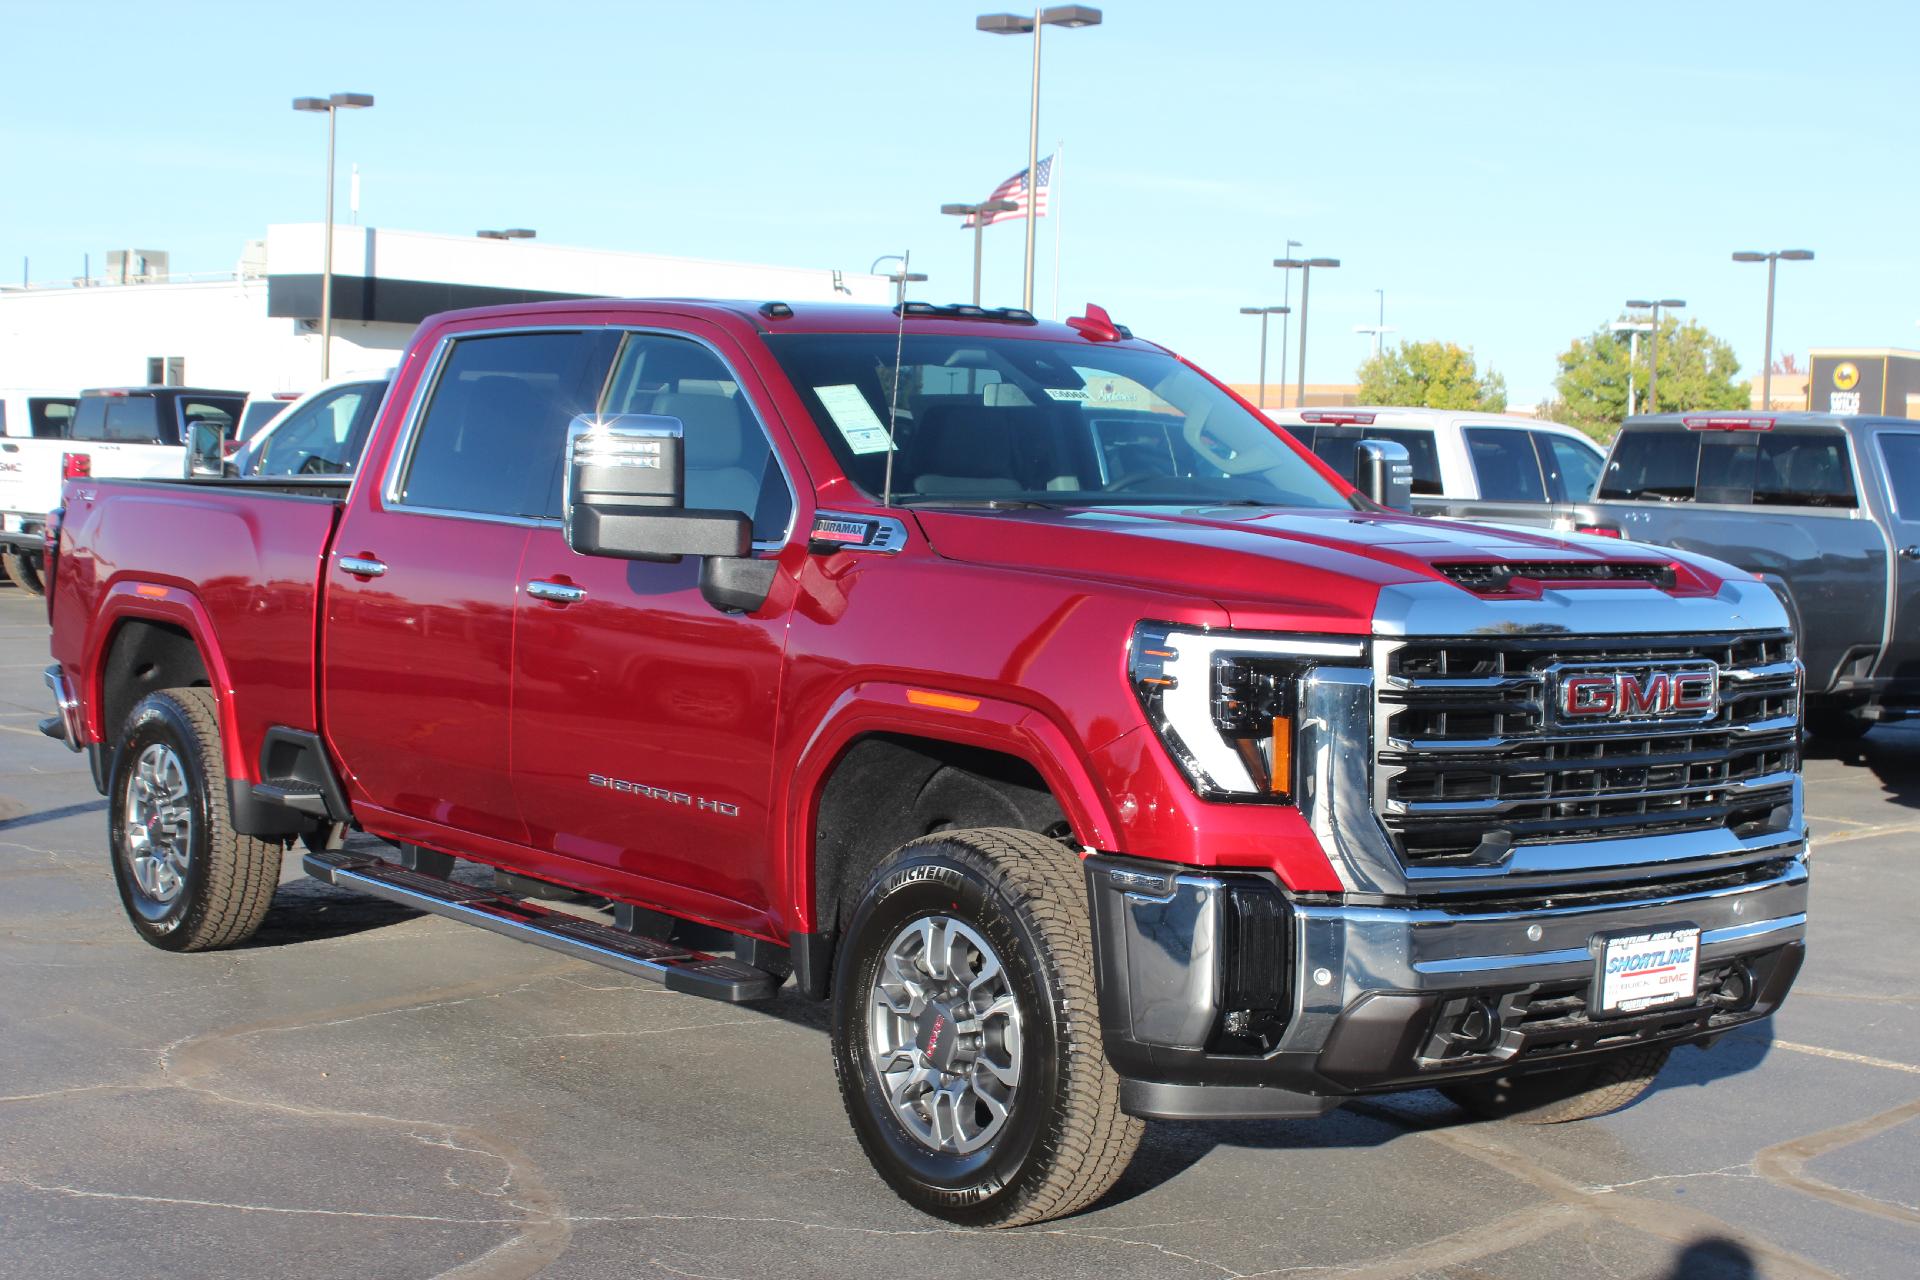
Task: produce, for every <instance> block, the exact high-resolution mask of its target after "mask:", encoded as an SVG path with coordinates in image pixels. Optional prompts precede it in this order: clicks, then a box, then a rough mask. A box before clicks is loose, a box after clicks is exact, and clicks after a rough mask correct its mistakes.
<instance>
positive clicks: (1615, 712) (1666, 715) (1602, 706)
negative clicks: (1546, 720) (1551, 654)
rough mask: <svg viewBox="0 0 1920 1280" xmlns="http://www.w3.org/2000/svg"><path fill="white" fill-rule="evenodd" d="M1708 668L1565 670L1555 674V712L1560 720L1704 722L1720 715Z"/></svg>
mask: <svg viewBox="0 0 1920 1280" xmlns="http://www.w3.org/2000/svg"><path fill="white" fill-rule="evenodd" d="M1719 687H1720V671H1719V668H1718V667H1716V666H1713V665H1712V664H1710V663H1709V664H1705V665H1703V664H1700V663H1686V664H1681V663H1674V664H1671V665H1657V664H1656V665H1647V666H1630V667H1587V668H1579V667H1574V668H1569V669H1567V670H1563V671H1562V672H1560V679H1559V684H1558V686H1557V688H1556V690H1555V695H1554V711H1555V712H1556V713H1557V714H1558V715H1559V718H1560V719H1562V720H1570V721H1574V722H1577V723H1597V722H1599V721H1602V720H1682V719H1685V720H1706V719H1710V718H1711V717H1712V716H1713V713H1714V712H1715V711H1717V710H1719V704H1720V696H1719Z"/></svg>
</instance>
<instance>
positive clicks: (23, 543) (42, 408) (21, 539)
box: [0, 387, 79, 594]
mask: <svg viewBox="0 0 1920 1280" xmlns="http://www.w3.org/2000/svg"><path fill="white" fill-rule="evenodd" d="M78 403H79V397H78V396H76V395H74V394H73V393H72V392H66V393H62V392H59V391H45V390H36V389H32V388H28V387H13V388H8V389H6V390H0V492H4V491H5V490H6V488H7V486H8V485H9V484H10V483H11V482H12V478H13V477H16V476H19V475H21V474H22V473H23V472H24V471H25V470H26V468H27V466H28V465H29V462H30V458H29V457H27V456H23V455H22V451H21V448H20V446H19V445H17V444H15V443H14V441H13V439H12V437H21V438H25V439H36V438H38V439H45V438H48V437H57V436H59V435H60V434H61V432H62V431H63V430H64V429H65V427H66V424H67V420H68V419H70V418H71V417H73V407H74V405H76V404H78ZM43 528H44V525H43V522H42V521H40V520H38V519H36V518H35V517H33V516H31V515H29V514H26V513H23V512H17V511H4V512H0V561H4V565H5V570H6V575H7V578H8V580H9V581H11V582H13V583H14V584H15V585H16V586H19V587H23V588H25V589H26V590H29V591H32V592H34V593H36V594H38V592H39V591H40V572H39V566H40V561H39V556H40V544H41V536H42V531H43Z"/></svg>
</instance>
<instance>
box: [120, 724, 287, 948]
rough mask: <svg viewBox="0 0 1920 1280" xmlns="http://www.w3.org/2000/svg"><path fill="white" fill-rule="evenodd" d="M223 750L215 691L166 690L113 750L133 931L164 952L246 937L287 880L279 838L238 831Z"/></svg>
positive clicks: (125, 895)
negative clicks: (230, 809)
mask: <svg viewBox="0 0 1920 1280" xmlns="http://www.w3.org/2000/svg"><path fill="white" fill-rule="evenodd" d="M221 750H222V748H221V742H220V721H219V717H218V715H217V714H216V711H215V707H214V701H213V693H212V691H211V690H208V689H166V690H162V691H161V692H159V693H150V694H148V695H147V696H146V697H144V698H142V699H141V700H140V703H139V705H138V706H136V707H134V709H133V714H132V715H130V716H128V717H127V725H126V731H125V733H124V734H123V735H122V737H121V740H120V748H119V750H118V751H117V752H116V753H115V754H114V758H113V774H112V778H111V780H110V782H109V785H108V791H107V795H108V797H109V800H108V828H109V839H110V843H111V845H112V850H113V878H114V883H115V884H116V885H117V886H118V887H119V890H120V902H121V905H123V906H124V907H125V908H126V910H127V919H128V920H130V921H132V923H133V928H134V931H135V932H136V933H138V934H139V935H140V936H141V937H142V938H144V939H146V940H147V941H148V942H150V943H152V944H153V945H154V946H156V947H160V948H162V949H163V950H166V951H207V950H211V949H213V948H215V947H230V946H233V945H234V944H235V943H239V942H244V941H246V940H247V939H248V938H250V937H252V936H253V934H254V931H255V930H257V929H258V928H259V927H260V922H261V921H262V920H263V919H265V918H266V914H267V907H268V906H269V905H270V904H271V903H272V901H273V891H274V888H275V887H276V886H277V885H278V884H279V882H280V863H281V853H282V849H281V846H280V845H279V843H277V842H274V841H267V840H260V839H257V838H255V837H253V836H243V835H241V834H239V833H238V832H236V831H235V830H234V829H233V825H232V822H231V821H230V819H229V816H228V813H227V770H226V763H225V760H224V758H223V756H222V754H221Z"/></svg>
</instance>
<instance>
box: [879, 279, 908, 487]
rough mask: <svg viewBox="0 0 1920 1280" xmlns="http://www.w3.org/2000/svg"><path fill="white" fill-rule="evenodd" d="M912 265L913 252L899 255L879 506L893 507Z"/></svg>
mask: <svg viewBox="0 0 1920 1280" xmlns="http://www.w3.org/2000/svg"><path fill="white" fill-rule="evenodd" d="M912 265H913V250H911V249H909V250H907V251H906V252H905V253H903V254H901V255H900V290H901V294H900V327H899V329H898V330H897V331H896V332H895V334H894V339H893V390H892V392H891V393H890V394H889V395H888V396H887V476H886V480H885V482H884V483H883V484H882V485H881V489H880V505H881V506H883V507H890V506H892V505H893V454H894V443H893V424H894V422H895V421H896V420H897V419H898V418H899V417H900V360H901V356H902V354H903V353H904V352H905V351H906V347H907V301H906V288H907V285H906V280H907V268H909V267H911V266H912Z"/></svg>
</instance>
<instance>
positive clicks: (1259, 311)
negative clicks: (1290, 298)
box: [1240, 307, 1291, 409]
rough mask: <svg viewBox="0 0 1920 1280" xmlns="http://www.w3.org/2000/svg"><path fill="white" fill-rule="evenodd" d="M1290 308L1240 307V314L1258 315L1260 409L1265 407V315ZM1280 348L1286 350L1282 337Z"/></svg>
mask: <svg viewBox="0 0 1920 1280" xmlns="http://www.w3.org/2000/svg"><path fill="white" fill-rule="evenodd" d="M1290 310H1291V308H1289V307H1242V308H1240V314H1241V315H1243V316H1259V317H1260V407H1261V408H1262V409H1264V408H1266V407H1267V317H1268V316H1284V315H1286V314H1287V312H1288V311H1290ZM1280 349H1281V350H1282V351H1283V352H1284V351H1285V350H1286V340H1285V339H1284V338H1283V339H1282V340H1281V347H1280ZM1285 376H1286V375H1285V374H1282V375H1281V377H1282V379H1284V378H1285Z"/></svg>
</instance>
